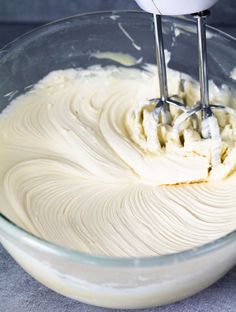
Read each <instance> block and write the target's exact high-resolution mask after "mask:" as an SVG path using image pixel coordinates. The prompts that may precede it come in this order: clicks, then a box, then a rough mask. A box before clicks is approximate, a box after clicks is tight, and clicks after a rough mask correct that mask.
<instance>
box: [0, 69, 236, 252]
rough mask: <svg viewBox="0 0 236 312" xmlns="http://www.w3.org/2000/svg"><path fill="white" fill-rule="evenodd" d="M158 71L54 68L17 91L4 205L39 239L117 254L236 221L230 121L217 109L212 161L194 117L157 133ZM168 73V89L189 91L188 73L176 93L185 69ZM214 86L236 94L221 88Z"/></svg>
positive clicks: (172, 244)
mask: <svg viewBox="0 0 236 312" xmlns="http://www.w3.org/2000/svg"><path fill="white" fill-rule="evenodd" d="M154 72H155V71H154V69H153V68H152V66H148V67H147V69H146V70H145V71H141V70H137V69H126V68H118V67H108V68H100V67H92V68H88V69H86V70H82V69H78V70H75V69H69V70H62V71H56V72H52V73H50V74H49V75H48V76H46V77H45V78H44V79H43V80H41V81H40V82H38V83H37V84H36V85H35V86H34V88H33V89H32V90H30V91H28V92H27V93H25V94H23V95H21V96H19V97H18V98H16V99H15V100H14V101H13V102H12V103H11V105H9V107H7V109H5V110H4V112H3V113H2V114H1V117H0V150H1V152H0V160H1V168H0V178H1V180H0V181H1V189H2V192H1V194H0V207H2V208H1V212H2V213H4V214H5V215H6V216H7V217H8V218H10V219H11V220H12V221H13V222H15V223H16V224H18V225H19V226H21V227H23V228H24V229H26V230H27V231H29V232H31V233H33V234H34V235H36V236H39V237H41V238H43V239H45V240H48V241H51V242H53V243H56V244H60V245H63V246H66V247H70V248H73V249H76V250H79V251H83V252H87V253H92V254H99V255H109V256H117V257H134V256H135V257H136V256H150V255H162V254H168V253H174V252H179V251H183V250H186V249H189V248H193V247H195V246H199V245H201V244H204V243H207V242H209V241H212V240H214V239H217V238H219V237H221V236H223V235H225V234H227V233H229V232H231V231H233V230H235V228H236V175H235V174H234V169H235V164H236V157H234V156H235V155H234V154H235V150H234V142H235V139H234V121H233V120H230V119H229V117H228V116H226V115H223V114H221V116H219V122H220V125H221V132H222V142H223V143H222V147H221V149H222V163H221V165H220V166H219V167H218V168H216V169H214V170H213V169H211V167H210V166H211V144H210V141H207V140H202V139H201V138H200V136H199V135H198V134H197V133H196V132H194V130H193V129H192V128H191V125H190V124H188V125H185V129H184V130H183V131H182V133H181V134H180V136H179V138H178V139H173V137H171V129H169V128H168V127H166V126H165V127H160V128H159V129H157V130H155V131H157V132H155V131H154V132H153V128H152V121H151V119H150V114H149V113H150V111H151V110H150V107H146V106H144V105H143V103H145V101H146V99H148V98H153V97H155V96H156V95H157V94H156V85H157V78H156V75H155V74H154ZM169 77H170V91H171V93H172V94H173V95H174V94H179V96H181V97H182V98H185V100H186V101H187V102H195V101H196V100H197V98H198V90H197V88H196V87H197V84H196V83H195V82H193V81H190V82H186V85H185V94H180V93H179V92H180V91H179V82H180V80H181V78H182V76H181V74H180V73H177V72H174V71H170V72H169ZM211 97H212V99H214V101H224V104H226V105H231V106H233V105H235V100H234V99H233V97H232V95H231V94H230V93H229V90H226V89H225V90H218V89H215V90H214V92H213V93H212V95H211ZM178 114H179V112H178V111H172V115H176V116H177V115H178ZM154 128H155V127H154ZM154 134H155V135H154ZM183 140H184V143H183ZM163 145H164V148H163ZM196 181H197V182H201V183H191V182H196ZM182 183H184V184H182ZM169 184H172V185H169Z"/></svg>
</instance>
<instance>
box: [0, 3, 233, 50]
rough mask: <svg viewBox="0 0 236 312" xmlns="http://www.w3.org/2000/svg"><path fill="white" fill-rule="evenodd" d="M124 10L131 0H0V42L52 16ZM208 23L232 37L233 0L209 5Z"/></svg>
mask: <svg viewBox="0 0 236 312" xmlns="http://www.w3.org/2000/svg"><path fill="white" fill-rule="evenodd" d="M173 1H178V0H173ZM196 1H197V0H196ZM127 9H138V7H137V5H136V4H135V1H134V0H0V45H4V44H5V43H7V42H8V41H11V40H12V39H14V38H15V37H16V36H18V35H20V34H22V33H23V32H26V31H28V30H30V29H32V28H34V27H37V26H38V25H41V24H43V23H46V22H48V21H51V20H54V19H59V18H63V17H66V16H70V15H74V14H79V13H83V12H88V11H100V10H127ZM209 24H210V25H212V26H215V27H218V28H220V29H221V30H223V31H226V32H228V33H230V34H232V35H233V36H236V0H220V1H219V2H218V3H217V4H216V5H215V6H214V8H212V15H211V17H210V18H209Z"/></svg>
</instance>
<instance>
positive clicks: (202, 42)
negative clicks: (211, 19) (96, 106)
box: [150, 10, 236, 166]
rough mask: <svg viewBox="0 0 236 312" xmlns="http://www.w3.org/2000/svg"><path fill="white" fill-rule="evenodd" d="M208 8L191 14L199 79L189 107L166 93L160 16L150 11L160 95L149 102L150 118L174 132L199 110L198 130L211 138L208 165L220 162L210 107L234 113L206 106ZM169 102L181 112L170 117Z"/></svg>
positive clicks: (218, 140)
mask: <svg viewBox="0 0 236 312" xmlns="http://www.w3.org/2000/svg"><path fill="white" fill-rule="evenodd" d="M208 15H209V11H208V10H206V11H203V12H199V13H196V14H193V16H194V17H195V18H196V20H197V35H198V55H199V82H200V95H201V96H200V102H198V103H197V104H196V105H194V106H193V107H190V108H189V107H187V106H186V105H185V104H183V103H181V102H179V101H176V100H174V99H173V98H171V97H169V95H168V86H167V73H166V62H165V53H164V42H163V34H162V17H161V15H156V14H153V18H154V29H155V41H156V56H157V67H158V76H159V88H160V98H159V99H151V100H150V103H154V104H155V108H154V111H153V117H154V119H155V120H156V121H157V122H159V119H160V117H161V123H162V124H164V125H165V124H168V125H172V127H173V130H174V133H179V130H180V127H181V125H182V124H183V122H185V121H186V120H187V119H188V118H192V120H193V122H195V126H196V124H197V127H198V123H196V120H197V117H196V114H197V113H198V112H200V113H201V130H199V129H198V131H199V132H200V134H201V136H202V138H203V139H212V141H213V144H212V166H216V165H217V164H219V163H220V160H221V159H220V152H221V136H220V127H219V124H218V121H217V118H216V117H215V116H214V114H213V112H212V110H221V111H224V112H226V113H229V114H232V115H234V117H235V116H236V114H235V112H234V110H233V109H230V108H227V107H224V106H222V105H210V103H209V83H208V70H207V44H206V17H207V16H208ZM170 105H173V106H175V107H177V108H179V109H181V110H182V111H183V113H182V114H181V115H180V116H179V117H177V118H176V120H175V121H173V120H172V117H171V113H170Z"/></svg>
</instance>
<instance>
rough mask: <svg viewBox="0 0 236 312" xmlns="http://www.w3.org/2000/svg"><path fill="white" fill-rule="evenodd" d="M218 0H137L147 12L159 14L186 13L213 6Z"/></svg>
mask: <svg viewBox="0 0 236 312" xmlns="http://www.w3.org/2000/svg"><path fill="white" fill-rule="evenodd" d="M217 1H218V0H136V2H137V4H138V5H139V6H140V8H141V9H143V10H144V11H146V12H149V13H154V14H159V15H185V14H192V13H197V12H201V11H204V10H207V9H209V8H210V7H212V6H213V5H214V4H215V3H216V2H217Z"/></svg>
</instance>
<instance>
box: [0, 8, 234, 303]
mask: <svg viewBox="0 0 236 312" xmlns="http://www.w3.org/2000/svg"><path fill="white" fill-rule="evenodd" d="M121 28H123V30H124V29H125V31H126V32H127V33H128V34H129V36H127V33H126V34H125V32H124V31H122V29H121ZM164 33H165V44H166V48H167V49H168V50H169V51H170V52H171V60H170V63H169V67H171V68H174V69H176V70H180V71H182V72H185V73H186V74H190V75H191V76H193V77H195V78H197V66H198V62H197V38H196V27H195V24H194V23H193V22H192V21H189V20H187V19H185V18H173V17H168V18H167V17H166V18H164ZM131 37H132V38H133V39H132V40H131ZM207 37H208V47H209V53H208V56H209V74H210V79H212V80H214V82H215V83H216V84H217V85H221V84H225V85H228V86H229V87H231V88H232V89H233V88H235V81H234V80H233V79H231V78H230V72H232V70H233V69H234V66H235V64H236V52H235V51H236V40H235V39H234V38H233V37H230V36H228V35H226V34H224V33H222V32H220V31H217V30H215V29H213V28H208V36H207ZM134 42H135V44H134ZM137 46H139V47H141V50H140V49H139V48H138V47H137ZM97 51H100V52H107V51H110V52H122V53H125V54H130V55H132V56H133V57H134V58H136V59H140V58H141V57H142V58H143V61H142V62H141V63H139V64H136V65H134V66H135V67H139V68H141V67H142V65H143V64H144V63H146V62H147V63H155V51H154V35H153V24H152V16H151V15H149V14H146V13H137V12H103V13H94V14H87V15H80V16H74V17H71V18H67V19H64V20H61V21H58V22H54V23H51V24H48V25H46V26H43V27H41V28H39V29H37V30H35V31H32V32H30V33H28V34H26V35H24V36H22V37H20V38H18V39H17V40H15V41H14V42H13V43H11V44H9V45H8V46H6V47H5V48H4V49H3V50H2V51H1V54H0V98H1V101H0V110H1V111H2V110H3V109H4V108H5V107H6V106H7V105H8V104H9V103H10V101H11V100H12V99H13V98H15V97H16V96H18V95H19V94H21V93H23V92H25V90H26V89H28V88H29V86H31V85H33V84H34V83H36V82H37V81H38V80H40V79H41V78H43V77H44V76H45V75H47V74H48V73H49V72H50V71H52V70H56V69H66V68H72V67H73V68H76V67H87V66H90V65H95V64H98V63H99V64H101V65H102V66H105V65H109V64H115V63H114V62H113V61H112V60H99V61H98V60H97V59H96V58H94V57H92V54H93V53H94V52H97ZM120 66H122V65H120ZM94 205H96V203H94ZM0 211H1V212H2V214H1V215H0V242H1V243H2V245H3V246H4V247H5V248H6V250H7V251H8V252H9V253H10V254H11V255H12V257H13V258H14V259H15V260H16V261H17V262H18V263H19V264H20V265H21V266H22V267H23V268H24V269H25V270H26V271H27V272H28V273H29V274H30V275H32V276H33V277H34V278H35V279H37V280H38V281H40V282H41V283H42V284H44V285H46V286H47V287H49V288H51V289H53V290H55V291H57V292H58V293H61V294H63V295H65V296H68V297H71V298H74V299H77V300H80V301H82V302H85V303H89V304H93V305H97V306H102V307H109V308H147V307H151V306H159V305H164V304H168V303H172V302H175V301H178V300H180V299H183V298H186V297H188V296H191V295H193V294H195V293H197V292H199V291H200V290H202V289H204V288H206V287H208V286H209V285H211V284H212V283H214V282H215V281H216V280H218V279H219V278H221V277H222V276H223V275H224V274H225V273H226V272H227V271H229V270H230V269H231V268H232V267H233V266H234V265H235V264H236V231H234V232H233V233H230V234H228V235H227V236H225V237H222V238H221V239H218V240H216V241H213V242H211V243H208V244H206V245H204V246H200V247H197V248H194V249H192V250H187V251H184V252H180V253H176V254H171V255H164V256H154V257H147V258H111V257H107V256H96V255H91V254H86V253H82V252H78V251H74V250H70V249H67V248H63V247H61V246H57V245H55V244H52V243H50V242H47V241H45V240H42V239H39V238H37V237H35V236H34V235H32V234H30V233H28V232H26V231H25V230H23V229H22V228H20V227H19V226H17V225H16V224H14V223H13V222H12V221H10V217H9V216H8V215H7V209H6V207H5V210H4V207H1V208H0ZM3 211H4V215H3ZM7 216H8V217H9V219H8V218H7Z"/></svg>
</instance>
